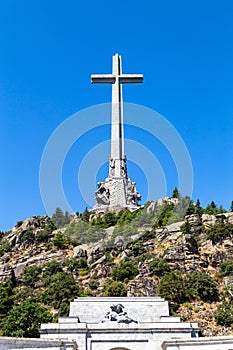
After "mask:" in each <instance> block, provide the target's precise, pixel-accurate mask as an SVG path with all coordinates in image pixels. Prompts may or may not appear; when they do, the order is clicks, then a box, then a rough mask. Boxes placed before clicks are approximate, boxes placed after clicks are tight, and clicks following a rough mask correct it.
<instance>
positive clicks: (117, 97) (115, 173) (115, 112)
mask: <svg viewBox="0 0 233 350" xmlns="http://www.w3.org/2000/svg"><path fill="white" fill-rule="evenodd" d="M91 81H92V83H94V84H112V124H111V129H112V130H111V157H110V158H109V176H108V178H107V179H106V180H105V181H104V182H99V183H98V190H97V191H96V192H95V197H96V205H95V207H94V209H100V210H105V209H106V208H108V207H110V208H115V209H120V208H130V209H137V208H138V202H139V201H140V199H141V196H140V195H139V193H138V192H137V191H136V183H135V182H132V181H131V180H130V179H129V178H128V176H127V168H126V156H125V154H124V130H123V99H122V84H130V83H142V81H143V75H142V74H122V64H121V56H119V55H118V54H116V55H114V56H113V61H112V74H95V75H92V76H91Z"/></svg>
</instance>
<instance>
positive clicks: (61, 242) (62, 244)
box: [52, 231, 69, 249]
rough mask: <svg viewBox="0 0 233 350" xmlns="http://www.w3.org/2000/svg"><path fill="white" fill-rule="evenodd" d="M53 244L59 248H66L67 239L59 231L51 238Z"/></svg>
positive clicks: (67, 245)
mask: <svg viewBox="0 0 233 350" xmlns="http://www.w3.org/2000/svg"><path fill="white" fill-rule="evenodd" d="M52 242H53V244H54V245H55V247H57V248H59V249H66V248H68V247H69V241H68V239H67V238H66V237H65V236H64V235H63V234H62V233H61V232H60V231H59V232H57V233H56V234H55V236H54V238H53V241H52Z"/></svg>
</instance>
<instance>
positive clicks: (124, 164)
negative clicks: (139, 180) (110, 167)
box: [121, 157, 127, 177]
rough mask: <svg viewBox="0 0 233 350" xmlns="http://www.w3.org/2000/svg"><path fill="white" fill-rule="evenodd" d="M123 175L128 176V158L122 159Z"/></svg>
mask: <svg viewBox="0 0 233 350" xmlns="http://www.w3.org/2000/svg"><path fill="white" fill-rule="evenodd" d="M121 176H122V177H127V168H126V158H125V157H124V158H123V159H121Z"/></svg>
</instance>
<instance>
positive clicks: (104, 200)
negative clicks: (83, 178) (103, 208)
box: [95, 182, 110, 205]
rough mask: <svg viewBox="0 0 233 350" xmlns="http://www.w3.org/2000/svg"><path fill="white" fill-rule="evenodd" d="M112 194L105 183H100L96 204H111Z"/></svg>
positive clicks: (96, 194) (96, 193)
mask: <svg viewBox="0 0 233 350" xmlns="http://www.w3.org/2000/svg"><path fill="white" fill-rule="evenodd" d="M109 197H110V192H109V189H108V188H106V187H105V186H104V183H103V182H98V190H97V191H96V192H95V198H96V202H97V203H98V204H105V205H108V204H109Z"/></svg>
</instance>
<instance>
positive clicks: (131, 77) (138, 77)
mask: <svg viewBox="0 0 233 350" xmlns="http://www.w3.org/2000/svg"><path fill="white" fill-rule="evenodd" d="M119 79H120V83H121V84H133V83H142V82H143V75H142V74H121V75H119Z"/></svg>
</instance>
